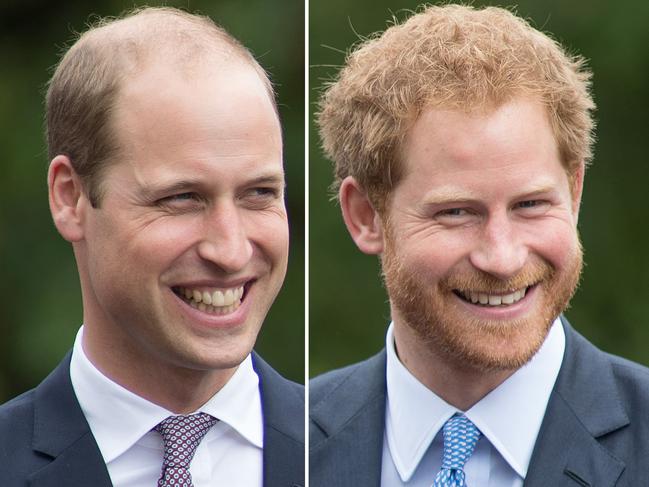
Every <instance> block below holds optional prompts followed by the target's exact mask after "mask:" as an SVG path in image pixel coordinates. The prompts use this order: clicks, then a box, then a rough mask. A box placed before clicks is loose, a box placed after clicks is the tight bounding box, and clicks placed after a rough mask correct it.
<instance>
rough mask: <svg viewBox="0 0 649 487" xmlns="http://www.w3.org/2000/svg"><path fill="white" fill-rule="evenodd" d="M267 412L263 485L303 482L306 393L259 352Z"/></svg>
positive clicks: (292, 486)
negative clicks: (274, 368) (265, 360)
mask: <svg viewBox="0 0 649 487" xmlns="http://www.w3.org/2000/svg"><path fill="white" fill-rule="evenodd" d="M253 364H254V367H255V370H256V371H257V374H258V375H259V388H260V391H261V398H262V399H261V400H262V408H263V414H264V467H263V472H264V473H263V476H264V487H303V486H304V393H303V392H302V393H300V391H299V386H297V385H295V384H292V383H291V382H289V381H287V380H286V379H284V378H283V377H282V376H280V375H279V374H278V373H277V372H275V371H274V370H273V369H272V368H271V367H270V366H269V365H268V364H267V363H266V362H264V361H263V360H262V359H261V358H260V357H259V356H258V355H257V354H254V353H253Z"/></svg>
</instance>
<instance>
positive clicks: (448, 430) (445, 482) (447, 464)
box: [433, 414, 482, 487]
mask: <svg viewBox="0 0 649 487" xmlns="http://www.w3.org/2000/svg"><path fill="white" fill-rule="evenodd" d="M443 435H444V457H443V459H442V469H441V470H440V472H439V473H438V474H437V477H436V478H435V482H434V483H433V487H464V486H465V485H466V484H465V475H464V464H465V463H466V462H467V460H468V459H469V457H470V456H471V455H472V454H473V451H474V450H475V447H476V444H477V443H478V440H479V439H480V436H481V435H482V433H480V430H479V429H478V428H477V427H476V425H475V424H473V423H472V422H471V421H470V420H469V418H467V417H466V416H464V415H463V414H456V415H455V416H453V417H452V418H451V419H449V420H448V421H447V422H446V423H445V424H444V428H443Z"/></svg>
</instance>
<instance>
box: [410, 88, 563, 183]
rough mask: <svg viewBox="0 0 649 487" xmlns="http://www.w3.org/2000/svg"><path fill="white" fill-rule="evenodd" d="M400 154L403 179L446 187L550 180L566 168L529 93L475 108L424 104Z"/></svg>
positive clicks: (540, 108) (540, 109)
mask: <svg viewBox="0 0 649 487" xmlns="http://www.w3.org/2000/svg"><path fill="white" fill-rule="evenodd" d="M402 160H403V178H402V181H401V182H405V181H409V184H411V185H412V184H413V183H417V184H418V185H419V186H422V187H423V186H428V187H433V188H434V187H435V186H437V185H440V186H442V185H443V186H446V187H447V188H446V191H447V192H448V191H449V190H450V188H452V186H458V187H461V186H467V185H469V184H471V185H472V186H475V187H478V186H481V185H482V186H484V185H491V186H493V185H495V184H496V183H499V182H507V181H509V182H511V183H512V184H514V183H516V184H523V183H525V182H526V181H528V180H531V179H532V178H534V179H535V180H537V181H536V182H537V185H538V184H540V183H541V182H543V183H544V184H549V183H551V182H552V181H553V180H555V179H556V178H557V177H558V176H560V175H561V174H565V171H564V170H563V166H562V165H561V162H560V158H559V151H558V146H557V143H556V140H555V137H554V133H553V131H552V127H551V125H550V122H549V118H548V116H547V113H546V110H545V108H544V107H543V105H541V104H540V103H537V102H535V101H532V100H526V99H519V100H513V101H510V102H507V103H505V104H502V105H501V106H498V107H496V108H494V109H491V110H485V111H476V112H466V111H459V110H443V109H437V108H428V109H425V110H424V111H423V112H422V114H421V115H420V117H419V118H418V119H417V121H416V122H415V123H414V124H413V126H412V127H411V129H410V130H409V132H408V134H407V136H406V139H405V141H404V144H403V150H402ZM543 179H546V181H542V180H543ZM400 184H401V183H399V185H400ZM399 185H397V187H399Z"/></svg>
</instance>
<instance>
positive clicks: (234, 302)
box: [178, 286, 243, 314]
mask: <svg viewBox="0 0 649 487" xmlns="http://www.w3.org/2000/svg"><path fill="white" fill-rule="evenodd" d="M178 294H179V295H180V296H184V297H185V298H186V300H187V302H188V303H189V305H190V306H192V307H193V308H197V309H199V310H201V311H204V312H206V313H211V314H227V313H232V312H233V311H234V310H236V309H237V308H238V307H239V306H240V305H241V298H242V297H243V286H239V287H237V288H230V289H217V290H215V291H213V292H210V291H199V290H198V289H188V288H180V289H178Z"/></svg>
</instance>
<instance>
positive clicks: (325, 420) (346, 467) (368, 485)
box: [310, 352, 386, 487]
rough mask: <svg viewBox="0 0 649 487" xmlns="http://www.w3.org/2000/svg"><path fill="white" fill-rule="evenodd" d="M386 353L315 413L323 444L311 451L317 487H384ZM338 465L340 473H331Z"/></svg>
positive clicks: (355, 374)
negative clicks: (382, 480)
mask: <svg viewBox="0 0 649 487" xmlns="http://www.w3.org/2000/svg"><path fill="white" fill-rule="evenodd" d="M385 364H386V358H385V352H381V353H380V354H379V355H376V356H374V357H372V358H371V359H369V360H367V361H366V362H364V363H363V364H361V365H359V366H357V367H356V369H355V370H354V371H353V372H352V373H351V374H349V375H347V376H345V379H344V380H343V381H342V382H341V383H337V384H336V385H335V387H334V388H333V389H332V390H330V391H327V393H326V401H321V402H320V403H319V404H313V405H312V407H311V413H310V415H311V420H312V421H313V423H314V426H312V428H316V427H317V428H319V429H320V430H321V432H322V435H323V438H322V439H321V440H320V441H317V442H314V443H315V444H312V445H311V463H310V470H311V472H321V473H322V476H323V478H320V477H318V478H314V476H312V477H311V480H312V484H313V485H314V486H320V485H323V486H324V485H332V486H333V485H335V486H336V487H379V486H380V484H381V463H382V455H383V430H384V427H385V396H386V384H385ZM327 465H335V469H333V468H327Z"/></svg>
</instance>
